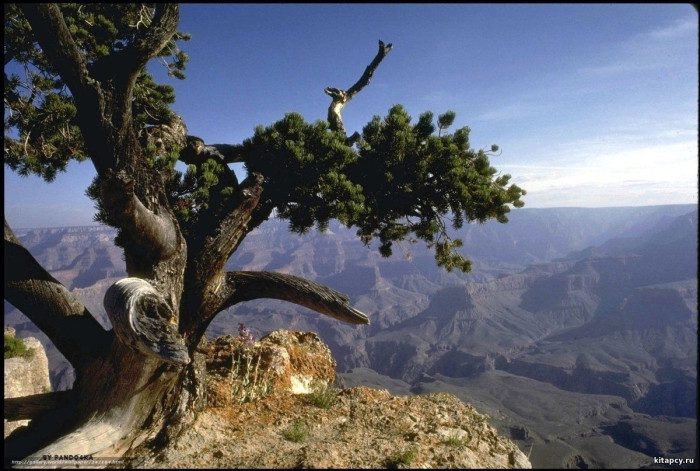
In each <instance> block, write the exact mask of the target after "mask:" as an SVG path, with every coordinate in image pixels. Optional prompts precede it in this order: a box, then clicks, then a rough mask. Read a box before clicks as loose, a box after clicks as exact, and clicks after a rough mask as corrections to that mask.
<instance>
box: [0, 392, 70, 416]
mask: <svg viewBox="0 0 700 471" xmlns="http://www.w3.org/2000/svg"><path fill="white" fill-rule="evenodd" d="M72 396H73V391H54V392H49V393H44V394H32V395H31V396H21V397H12V398H5V402H4V405H5V410H4V416H5V419H7V420H22V419H33V418H35V417H37V416H39V415H41V414H44V413H46V412H48V411H50V410H53V409H56V408H57V407H59V406H60V405H61V404H62V403H65V402H66V401H67V400H68V399H69V398H71V397H72Z"/></svg>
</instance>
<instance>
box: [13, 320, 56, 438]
mask: <svg viewBox="0 0 700 471" xmlns="http://www.w3.org/2000/svg"><path fill="white" fill-rule="evenodd" d="M5 335H9V336H10V337H14V336H15V330H14V329H13V328H11V327H5ZM22 341H23V342H24V344H25V345H26V347H27V348H28V349H29V350H31V351H32V353H31V356H29V357H26V358H25V357H15V358H7V359H5V374H4V380H5V386H4V390H5V398H7V399H9V398H12V397H22V396H31V395H33V394H41V393H46V392H50V391H51V383H50V381H49V360H48V358H46V351H45V350H44V347H43V346H42V345H41V342H39V341H38V340H37V339H35V338H34V337H27V338H24V339H22ZM28 423H29V420H13V421H10V422H8V421H7V420H5V421H4V426H5V431H4V436H5V437H7V436H8V435H9V434H10V433H12V432H13V431H14V430H15V429H17V428H19V427H22V426H24V425H27V424H28Z"/></svg>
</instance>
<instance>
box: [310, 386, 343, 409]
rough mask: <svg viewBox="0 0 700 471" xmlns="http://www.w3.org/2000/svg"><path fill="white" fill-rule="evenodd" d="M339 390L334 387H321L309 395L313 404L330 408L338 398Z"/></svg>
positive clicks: (322, 407)
mask: <svg viewBox="0 0 700 471" xmlns="http://www.w3.org/2000/svg"><path fill="white" fill-rule="evenodd" d="M337 395H338V391H337V390H336V389H334V388H320V389H317V390H316V391H314V392H312V393H311V394H309V395H308V396H307V399H308V401H309V403H310V404H311V405H314V406H316V407H318V408H320V409H330V408H331V407H333V405H334V404H335V403H336V401H337V400H338V398H337Z"/></svg>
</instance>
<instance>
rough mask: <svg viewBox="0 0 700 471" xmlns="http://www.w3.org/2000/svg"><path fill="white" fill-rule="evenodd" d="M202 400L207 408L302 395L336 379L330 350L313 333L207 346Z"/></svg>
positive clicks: (284, 333) (272, 335)
mask: <svg viewBox="0 0 700 471" xmlns="http://www.w3.org/2000/svg"><path fill="white" fill-rule="evenodd" d="M206 349H207V375H208V378H207V382H208V384H207V398H208V402H209V404H210V405H212V406H220V405H225V404H227V403H229V402H231V401H233V402H246V401H250V400H254V399H259V398H261V397H265V396H267V395H269V394H272V393H274V394H307V393H310V392H312V391H314V390H317V389H319V388H324V387H326V386H328V385H329V384H331V383H332V382H333V380H334V379H335V366H336V364H335V360H334V359H333V356H332V354H331V351H330V349H329V348H328V347H327V346H326V345H325V344H324V343H323V342H322V341H321V339H320V338H319V337H318V335H316V334H315V333H313V332H290V331H286V330H276V331H274V332H271V333H270V334H268V335H266V336H265V337H263V338H261V339H260V340H259V341H257V342H254V343H252V342H246V341H244V340H243V339H241V338H240V337H233V336H224V337H219V338H217V339H216V340H214V341H212V342H210V343H209V344H208V345H207V347H206Z"/></svg>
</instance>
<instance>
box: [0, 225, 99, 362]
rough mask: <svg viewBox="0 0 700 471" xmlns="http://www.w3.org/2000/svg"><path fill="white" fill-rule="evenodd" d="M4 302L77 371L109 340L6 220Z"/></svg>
mask: <svg viewBox="0 0 700 471" xmlns="http://www.w3.org/2000/svg"><path fill="white" fill-rule="evenodd" d="M4 240H5V250H4V258H3V261H4V265H5V267H4V274H5V299H6V300H8V301H9V302H10V303H11V304H12V305H13V306H15V307H16V308H17V309H19V310H20V311H22V312H23V313H24V315H26V316H27V317H28V318H29V319H30V320H31V321H32V322H33V323H34V324H36V326H37V327H39V328H40V329H41V331H42V332H43V333H45V334H46V336H47V337H49V339H51V341H52V342H53V343H54V345H55V346H56V348H57V349H58V350H59V351H60V352H61V353H62V354H63V355H64V356H65V357H66V359H67V360H68V361H69V362H70V363H71V364H72V365H73V367H74V368H76V369H77V370H79V369H80V366H81V363H82V362H83V361H84V360H85V359H87V358H90V357H92V356H96V355H99V354H100V352H101V351H103V349H104V348H105V347H106V346H108V345H109V343H110V341H111V333H109V332H107V331H105V329H104V328H103V327H102V326H101V325H100V324H99V323H98V322H97V320H95V318H94V317H93V316H92V314H91V313H90V312H89V311H88V310H87V308H86V307H85V306H84V305H83V304H82V303H81V302H80V301H79V300H78V298H76V296H75V295H74V294H73V293H71V292H70V291H68V290H67V289H66V287H65V286H63V285H62V284H61V283H60V282H59V281H58V280H56V279H55V278H54V277H53V276H51V275H50V274H49V273H48V272H47V271H46V270H44V268H43V267H42V266H41V265H39V263H38V262H37V261H36V259H34V257H33V256H32V254H30V253H29V251H28V250H27V249H26V248H24V247H23V246H22V243H21V242H20V241H19V239H17V237H16V236H15V235H14V233H13V232H12V229H10V226H9V225H8V224H7V220H5V239H4Z"/></svg>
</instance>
